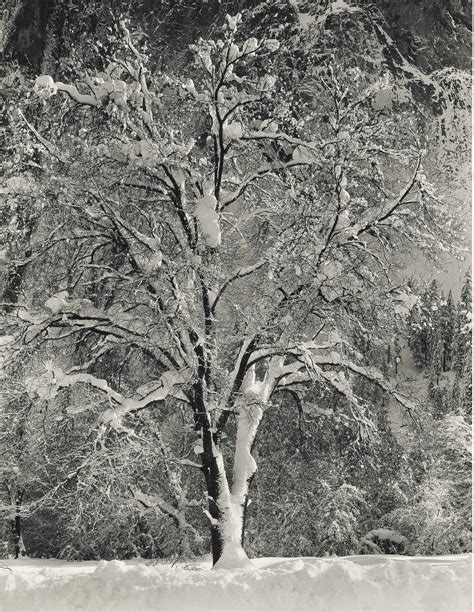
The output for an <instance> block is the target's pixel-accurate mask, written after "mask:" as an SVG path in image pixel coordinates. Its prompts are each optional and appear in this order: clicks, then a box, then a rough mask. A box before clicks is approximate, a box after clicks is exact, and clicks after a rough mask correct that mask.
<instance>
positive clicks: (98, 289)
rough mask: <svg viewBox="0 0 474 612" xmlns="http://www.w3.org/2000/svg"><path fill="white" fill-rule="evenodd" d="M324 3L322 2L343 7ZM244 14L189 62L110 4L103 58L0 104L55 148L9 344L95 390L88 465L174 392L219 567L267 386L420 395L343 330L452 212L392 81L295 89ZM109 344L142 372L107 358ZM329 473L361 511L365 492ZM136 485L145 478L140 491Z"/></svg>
mask: <svg viewBox="0 0 474 612" xmlns="http://www.w3.org/2000/svg"><path fill="white" fill-rule="evenodd" d="M334 4H336V5H337V4H340V5H341V7H342V8H341V10H340V11H334V5H331V7H330V12H331V15H333V13H336V14H337V13H339V12H341V13H346V12H348V11H349V12H351V11H350V8H347V9H346V8H345V7H346V5H345V3H334ZM336 16H337V15H336ZM240 19H241V17H240V15H237V16H235V17H230V16H229V17H228V18H227V22H226V26H225V28H224V31H223V32H222V34H221V36H220V37H218V38H217V39H216V40H200V41H198V42H197V44H195V45H193V46H192V47H191V52H192V54H193V57H194V62H195V64H194V68H193V72H192V76H193V79H191V78H185V77H184V76H183V75H179V78H178V77H177V76H176V75H166V74H163V73H159V72H155V73H154V72H152V71H151V69H150V67H149V66H148V64H147V59H148V58H147V54H146V50H145V49H144V47H143V46H142V45H141V44H140V41H139V38H138V39H137V38H136V37H134V36H133V34H132V33H131V28H130V25H129V24H128V23H127V22H126V21H121V22H120V24H119V25H118V28H117V36H116V37H115V38H114V37H113V36H112V37H111V40H110V41H109V42H110V45H109V54H108V57H109V63H108V64H106V65H104V69H103V71H102V72H100V73H98V74H95V75H93V76H92V75H91V74H87V73H86V74H82V75H81V78H79V77H78V79H77V81H76V82H75V83H73V82H67V83H64V82H61V81H56V80H55V79H54V78H53V77H52V76H50V75H41V76H39V77H38V78H37V79H36V82H35V86H34V90H35V93H36V96H37V97H36V98H35V101H33V102H31V103H28V104H30V106H29V107H28V104H27V103H25V104H24V105H23V110H21V109H20V110H18V111H17V112H13V111H12V120H13V122H14V123H15V125H16V127H17V130H19V131H20V130H21V131H22V133H23V134H25V135H26V134H27V135H28V136H27V138H28V141H29V142H33V143H34V147H33V148H34V149H41V150H42V151H43V153H44V152H45V151H46V153H47V155H44V154H42V156H41V171H42V173H41V178H40V179H35V178H34V176H29V180H28V183H27V184H25V183H24V182H23V183H22V191H21V197H25V198H28V197H30V198H31V199H33V198H34V199H35V201H36V207H37V208H38V207H39V208H38V209H41V216H38V220H37V225H36V227H35V230H34V240H32V242H34V244H33V246H32V251H31V253H30V254H29V255H28V256H27V257H26V259H25V260H24V261H22V264H23V265H25V266H27V268H28V273H27V275H26V277H25V279H24V281H23V282H24V290H23V296H22V299H20V300H18V303H17V304H15V305H14V307H13V308H12V310H13V312H14V314H16V316H17V324H16V327H15V325H13V324H11V325H12V328H13V333H14V334H15V335H16V342H17V346H18V355H21V356H22V357H23V355H24V354H25V353H26V354H28V353H30V354H31V355H34V354H35V353H36V352H38V351H40V350H44V348H45V347H46V349H47V350H48V351H49V352H50V353H51V354H52V358H51V359H49V360H48V361H47V363H46V364H45V365H46V368H45V369H44V372H43V373H42V374H41V375H39V374H36V375H35V376H34V377H33V380H31V381H30V384H29V389H30V394H31V396H32V397H35V398H39V399H42V400H54V399H55V398H57V397H58V394H60V393H62V392H63V391H64V390H66V389H70V390H71V392H72V393H74V392H75V391H74V390H75V389H76V388H77V387H80V388H84V389H87V390H88V393H90V394H91V399H90V400H87V399H82V402H81V404H80V405H74V406H72V407H71V408H66V410H68V412H69V414H73V415H74V420H76V419H81V417H82V418H86V421H87V424H88V427H89V435H88V440H89V446H88V452H87V453H86V454H85V456H84V461H85V464H84V466H83V468H82V467H81V470H82V469H84V470H86V471H87V469H89V467H91V466H93V463H94V461H96V460H97V457H98V456H100V454H101V453H102V452H104V451H106V450H107V449H108V448H110V445H111V444H112V442H111V440H115V441H118V442H120V440H122V441H123V444H126V443H127V442H126V441H127V440H128V441H130V440H133V439H134V438H135V437H139V436H140V423H141V415H142V413H144V412H148V413H150V414H160V411H161V410H163V407H162V406H163V405H164V406H165V407H170V406H177V405H180V404H181V405H183V406H184V407H186V408H187V409H188V410H189V412H190V415H191V416H192V420H193V426H194V440H193V443H192V445H193V448H194V452H195V454H196V456H197V459H198V460H199V463H198V465H199V469H200V471H201V472H202V474H203V475H204V480H205V485H206V492H207V499H208V508H207V509H206V510H205V512H206V515H207V517H208V519H209V522H210V526H211V535H212V551H213V559H214V563H216V564H217V565H218V566H219V567H229V566H233V565H238V564H245V563H247V562H248V559H247V556H246V554H245V552H244V550H243V548H242V544H241V538H242V527H243V512H244V507H245V505H246V501H247V495H248V485H249V481H250V479H251V478H252V476H253V474H254V473H255V470H256V463H255V460H254V458H253V457H252V454H251V449H252V445H253V442H254V439H255V436H256V433H257V431H258V427H259V425H260V422H261V421H262V418H263V417H264V415H265V414H266V413H271V408H272V401H273V400H274V398H276V397H277V395H278V394H279V393H281V392H284V391H286V390H289V389H290V390H292V391H293V392H294V393H295V394H296V396H297V397H298V398H301V397H302V395H303V394H304V392H305V390H306V389H307V387H308V385H310V384H313V385H318V386H321V387H325V386H326V387H328V388H330V389H332V390H333V391H335V392H336V393H338V394H340V395H341V396H342V397H343V398H344V401H346V402H347V403H348V405H350V406H351V407H352V409H353V411H354V415H355V418H356V420H359V421H361V422H362V423H364V418H365V417H364V401H363V400H361V398H360V397H359V395H360V394H359V393H358V392H357V381H358V380H359V379H362V380H363V381H365V385H374V386H378V387H379V388H381V389H383V390H384V392H385V393H386V394H388V395H389V396H390V397H391V398H392V399H393V401H396V402H398V403H399V404H401V405H403V406H405V407H408V408H410V407H411V402H410V401H409V400H407V399H406V398H405V396H404V395H403V393H402V392H401V391H400V390H398V389H396V388H394V386H393V385H392V384H391V383H390V382H389V381H387V380H386V379H385V378H384V376H383V375H382V374H381V373H380V372H378V371H377V370H376V369H375V368H373V367H370V366H369V365H367V363H365V362H364V359H363V356H362V355H361V354H360V353H359V352H358V351H357V350H356V348H355V347H354V346H353V344H352V342H351V336H352V331H353V330H354V328H358V329H360V331H361V332H362V333H369V330H368V329H367V328H366V327H365V326H364V324H363V322H364V317H365V316H366V313H367V312H368V311H372V312H374V313H377V312H378V320H380V321H382V320H384V321H386V320H387V319H389V318H390V317H391V316H393V317H394V316H396V315H397V313H404V312H407V311H408V309H409V307H410V306H411V304H412V303H413V296H412V295H410V292H409V290H408V289H407V288H405V287H403V286H400V283H399V282H398V281H396V278H395V277H393V275H392V271H393V270H392V268H394V264H395V263H396V261H395V256H394V253H396V252H399V251H403V250H404V249H410V250H411V251H413V250H414V249H428V250H431V249H434V248H435V247H436V245H438V244H439V236H438V235H437V223H436V222H433V219H436V218H437V216H438V215H439V214H440V213H443V211H446V208H445V206H444V204H443V202H442V201H441V200H440V199H438V198H436V197H435V195H434V194H433V190H432V187H431V186H430V185H429V183H428V181H427V179H426V177H425V175H424V172H423V147H422V146H421V144H420V138H418V137H417V136H416V122H414V121H413V120H412V118H411V117H410V115H409V114H407V113H402V112H397V113H396V114H394V116H390V109H389V108H388V107H387V108H384V109H383V110H381V109H380V107H379V99H380V94H381V93H382V94H383V92H386V91H387V89H389V88H390V80H389V79H388V77H387V79H385V78H383V79H382V80H381V81H380V82H378V81H374V80H373V79H372V78H371V77H370V76H367V75H366V74H364V72H363V71H362V70H361V69H360V68H358V67H354V66H351V67H347V66H344V65H343V64H341V63H340V62H339V61H336V60H335V59H334V60H332V59H331V58H326V59H325V60H324V61H323V62H321V63H320V64H318V65H316V64H315V65H314V66H313V68H312V70H311V71H310V73H308V74H306V75H305V79H306V81H305V83H306V84H309V83H310V85H311V87H310V90H311V96H308V99H307V100H298V101H296V100H295V97H294V91H295V89H296V87H294V88H290V89H288V84H287V83H284V84H279V83H278V79H277V75H275V74H273V72H272V66H273V65H274V64H273V62H274V58H275V57H276V55H277V53H278V48H279V42H278V40H276V39H275V38H265V37H260V38H254V37H251V38H247V39H241V38H240V35H239V23H240ZM322 26H324V24H322ZM321 29H324V27H322V28H321ZM382 97H383V96H382ZM38 98H39V102H38ZM43 103H44V107H45V108H44V112H43V117H42V122H41V125H38V126H35V125H34V121H33V119H32V117H31V114H32V111H34V109H35V105H36V108H38V104H42V105H43ZM78 119H80V121H79V124H80V127H79V125H78V123H77V122H78ZM22 154H23V156H27V157H28V156H30V157H31V153H30V152H29V151H28V150H24V151H23V153H22ZM9 172H10V174H11V176H12V178H13V177H14V176H16V174H17V173H18V167H17V166H16V165H13V167H11V168H10V170H9ZM15 185H16V183H14V184H13V185H12V184H9V185H8V193H9V194H10V196H11V197H13V198H14V199H15V194H14V193H12V191H13V190H14V189H16V187H15ZM35 275H37V277H36V278H41V279H42V283H41V285H39V283H36V287H35V289H34V291H33V290H29V289H28V281H29V282H30V283H31V280H32V279H33V278H35ZM391 312H392V314H391ZM378 320H377V322H378ZM375 327H376V326H375V325H374V328H375ZM383 330H384V326H383V325H382V326H381V328H380V329H379V332H381V333H383ZM371 331H372V330H371ZM72 345H74V351H71V350H69V349H68V347H71V346H72ZM119 361H121V362H122V363H123V366H124V368H123V372H125V373H128V374H129V373H130V371H131V368H130V364H131V363H133V365H134V367H135V372H134V374H133V375H127V376H125V377H123V376H118V377H115V376H114V375H110V372H109V371H108V368H107V364H109V363H111V362H113V363H117V362H119ZM157 422H159V418H157ZM183 427H185V428H188V427H189V424H188V422H185V423H184V425H183ZM157 430H159V425H157ZM150 435H152V434H150ZM118 442H117V443H118ZM158 448H159V443H158V442H157V449H158ZM181 459H182V458H179V457H178V460H181ZM196 463H197V462H196V461H190V462H188V464H187V467H188V468H189V469H195V468H196V465H195V464H196ZM150 476H151V475H150ZM340 491H341V495H342V496H343V499H344V500H345V501H344V503H345V504H346V501H347V504H346V505H348V506H347V507H348V508H349V507H352V504H353V501H350V499H353V500H354V499H356V498H357V499H358V495H359V494H358V493H357V491H355V490H352V489H350V488H346V489H344V490H343V489H340ZM349 493H350V495H348V494H349ZM352 493H353V495H352ZM147 495H148V493H147V492H145V493H144V492H138V493H137V492H135V497H136V500H137V501H138V502H139V503H143V504H144V505H149V502H150V499H151V496H152V492H151V493H150V494H149V495H150V497H147ZM351 495H352V497H351ZM349 498H350V499H349ZM354 503H355V502H354ZM349 514H350V513H349ZM351 516H352V515H351ZM351 516H349V515H348V524H350V525H352V522H353V518H351ZM354 516H355V515H354ZM338 529H339V527H338ZM344 529H345V528H344ZM344 533H345V532H344ZM344 533H342V532H341V534H340V537H341V538H342V539H344V538H345V537H346V536H345V535H344ZM351 537H352V536H351ZM341 541H342V540H341Z"/></svg>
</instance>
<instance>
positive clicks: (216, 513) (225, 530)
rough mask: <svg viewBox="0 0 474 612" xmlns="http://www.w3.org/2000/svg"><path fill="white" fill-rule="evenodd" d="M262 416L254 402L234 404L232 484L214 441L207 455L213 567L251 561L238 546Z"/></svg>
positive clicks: (260, 410)
mask: <svg viewBox="0 0 474 612" xmlns="http://www.w3.org/2000/svg"><path fill="white" fill-rule="evenodd" d="M262 416H263V410H262V408H261V407H260V405H259V404H258V403H256V404H252V405H251V406H239V407H238V414H237V438H236V447H235V453H234V465H233V479H232V487H230V486H229V482H228V478H227V474H226V471H225V466H224V459H223V456H222V453H221V451H220V449H219V448H218V447H217V446H216V445H215V444H213V447H212V449H213V452H212V457H209V456H208V457H207V459H208V461H209V463H208V465H207V473H208V477H207V479H206V480H207V490H208V496H209V514H210V518H211V537H212V560H213V564H214V567H215V568H216V569H231V568H235V567H245V566H248V565H249V564H251V561H250V560H249V558H248V556H247V554H246V553H245V551H244V549H243V546H242V538H243V527H244V510H245V505H246V503H247V497H248V490H249V483H250V481H251V479H252V477H253V475H254V474H255V471H256V469H257V466H256V464H255V461H254V459H253V457H252V455H251V452H250V450H251V447H252V443H253V441H254V439H255V435H256V433H257V428H258V425H259V423H260V420H261V418H262ZM204 448H206V446H205V445H204ZM204 456H206V453H204Z"/></svg>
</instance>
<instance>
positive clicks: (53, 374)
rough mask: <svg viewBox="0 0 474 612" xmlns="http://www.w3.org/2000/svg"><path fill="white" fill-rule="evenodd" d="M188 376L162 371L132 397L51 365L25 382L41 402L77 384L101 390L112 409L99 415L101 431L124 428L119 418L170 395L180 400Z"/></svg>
mask: <svg viewBox="0 0 474 612" xmlns="http://www.w3.org/2000/svg"><path fill="white" fill-rule="evenodd" d="M190 377H191V374H190V371H189V370H182V371H179V372H178V371H169V372H165V373H164V374H162V375H161V377H160V379H159V380H157V381H155V382H153V383H148V384H147V385H145V386H143V387H139V388H138V389H137V390H136V391H135V393H134V394H133V396H132V397H127V396H125V395H123V394H121V393H119V392H118V391H116V390H115V389H113V388H112V387H111V386H110V385H109V383H108V382H107V381H106V380H105V379H102V378H98V377H96V376H94V375H92V374H88V373H85V372H77V371H76V368H73V369H72V370H71V371H69V372H67V373H66V372H64V371H63V370H62V368H60V367H54V366H50V367H49V368H48V370H47V371H46V372H45V373H44V374H43V375H42V376H40V377H29V378H27V379H26V381H25V382H26V386H27V389H28V390H29V391H30V392H34V393H36V394H37V395H39V396H40V397H42V398H43V399H52V398H53V397H55V395H56V393H57V392H58V390H59V389H63V388H68V387H73V386H75V385H79V384H83V385H88V386H90V387H93V388H94V389H97V390H98V391H101V392H102V393H104V394H105V396H106V397H107V398H108V400H109V402H110V405H111V408H108V409H107V410H104V411H103V412H102V413H101V414H100V416H99V419H98V424H99V425H100V426H101V427H102V428H105V427H107V426H108V427H112V428H113V429H117V430H121V429H123V428H122V424H121V419H122V418H123V417H124V416H126V415H127V414H130V413H134V412H138V411H140V410H143V409H144V408H146V407H147V406H149V405H150V404H151V403H153V402H159V401H163V400H165V399H166V398H167V397H169V396H172V397H177V398H178V399H180V393H179V387H180V386H183V385H185V384H186V383H188V382H189V380H190ZM86 408H87V407H84V408H83V409H81V410H79V411H78V410H76V409H74V413H75V414H76V413H77V412H82V411H83V410H86Z"/></svg>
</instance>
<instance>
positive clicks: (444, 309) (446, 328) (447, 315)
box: [439, 290, 456, 372]
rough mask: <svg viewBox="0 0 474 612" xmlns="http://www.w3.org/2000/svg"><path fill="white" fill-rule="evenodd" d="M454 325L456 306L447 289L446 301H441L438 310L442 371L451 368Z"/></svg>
mask: <svg viewBox="0 0 474 612" xmlns="http://www.w3.org/2000/svg"><path fill="white" fill-rule="evenodd" d="M455 327H456V308H455V305H454V301H453V294H452V291H451V290H450V291H449V294H448V298H447V300H446V301H444V300H442V301H441V306H440V312H439V332H440V337H441V342H442V357H441V358H442V371H443V372H447V371H448V370H450V369H451V364H452V359H453V337H454V330H455Z"/></svg>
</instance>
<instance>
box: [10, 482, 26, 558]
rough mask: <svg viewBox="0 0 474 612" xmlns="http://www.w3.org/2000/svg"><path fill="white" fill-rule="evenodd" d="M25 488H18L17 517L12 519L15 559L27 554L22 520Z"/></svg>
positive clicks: (16, 500)
mask: <svg viewBox="0 0 474 612" xmlns="http://www.w3.org/2000/svg"><path fill="white" fill-rule="evenodd" d="M23 495H24V491H23V489H17V492H16V496H15V518H14V519H13V520H12V521H11V530H12V536H13V546H14V550H15V559H18V558H19V557H20V556H22V557H24V556H25V555H26V549H25V545H24V543H23V529H22V522H21V504H22V501H23Z"/></svg>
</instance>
